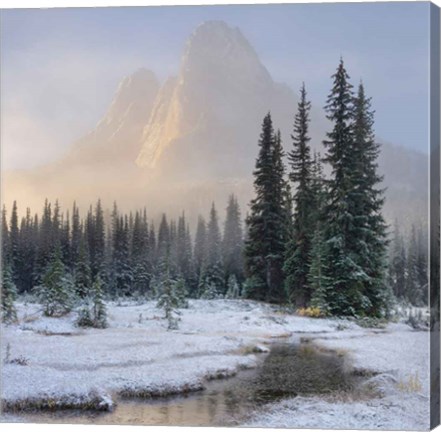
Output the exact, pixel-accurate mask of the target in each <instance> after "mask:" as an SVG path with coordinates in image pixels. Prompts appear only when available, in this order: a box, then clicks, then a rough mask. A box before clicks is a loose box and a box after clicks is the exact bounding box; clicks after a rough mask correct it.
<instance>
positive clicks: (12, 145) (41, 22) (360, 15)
mask: <svg viewBox="0 0 441 432" xmlns="http://www.w3.org/2000/svg"><path fill="white" fill-rule="evenodd" d="M428 18H429V3H352V4H297V5H295V4H291V5H289V4H285V5H274V4H272V5H252V6H185V7H182V6H181V7H141V8H140V7H136V8H135V7H133V8H125V7H121V8H93V9H92V8H83V9H73V8H70V9H40V10H39V9H27V10H8V11H2V15H1V44H2V46H1V48H2V50H1V67H2V70H1V72H2V82H1V84H2V89H1V90H2V92H1V98H2V99H1V103H2V105H1V107H2V111H1V121H2V146H3V167H4V168H6V169H10V168H27V167H31V166H36V165H40V164H44V163H45V162H47V161H50V160H54V159H57V158H59V157H60V156H61V155H62V154H63V152H65V151H66V149H67V148H68V146H69V145H70V144H71V143H72V142H73V141H74V140H75V139H77V138H80V137H81V136H82V135H84V134H85V133H86V132H87V131H88V130H90V129H91V128H93V126H94V125H95V124H96V123H97V122H98V121H99V119H100V118H101V117H102V115H103V114H104V113H105V111H106V109H107V107H108V105H109V103H110V101H111V99H112V97H113V94H114V92H115V90H116V87H117V85H118V83H119V81H120V80H121V79H122V77H123V76H125V75H128V74H130V73H132V72H134V71H135V70H136V69H137V68H139V67H147V68H149V69H151V70H153V71H154V72H155V73H156V74H157V75H158V77H159V78H160V79H161V80H164V79H165V78H166V77H168V76H169V75H172V74H175V73H176V72H177V69H178V66H179V60H180V55H181V53H182V49H183V46H184V42H185V40H186V38H187V37H188V35H189V34H190V33H191V32H192V31H193V29H194V28H195V27H196V26H197V25H198V24H200V23H201V22H203V21H206V20H212V19H217V20H219V19H220V20H224V21H225V22H226V23H227V24H229V25H232V26H237V27H239V28H240V29H241V31H242V32H243V34H244V35H245V37H246V38H247V39H248V40H249V41H250V42H251V44H252V45H253V46H254V48H255V49H256V51H257V53H258V54H259V56H260V59H261V61H262V62H263V64H264V65H265V66H266V67H267V68H268V70H269V71H270V73H271V75H272V76H273V78H274V79H275V80H276V81H280V82H285V83H287V84H288V85H289V86H291V87H292V88H293V90H295V91H297V90H298V88H299V86H300V84H301V82H302V81H305V82H306V84H307V87H308V90H309V95H310V97H311V99H312V102H313V104H314V105H317V106H319V107H321V106H323V105H324V103H325V100H326V96H327V94H328V92H329V89H330V85H331V80H330V75H331V74H332V73H333V72H334V70H335V67H336V65H337V63H338V60H339V58H340V56H341V55H342V56H343V57H344V59H345V63H346V66H347V68H348V71H349V73H350V75H351V78H352V81H353V83H354V84H357V83H358V81H359V80H360V78H363V82H364V83H365V86H366V89H367V92H368V93H369V95H370V96H372V97H373V104H374V107H375V109H376V132H377V135H378V136H379V137H381V138H382V139H384V140H386V141H389V142H392V143H396V144H400V145H403V146H406V147H408V148H412V149H415V150H419V151H422V152H426V151H427V140H428V130H427V124H428V120H427V118H428V71H429V64H428V61H429V57H428V48H429V46H428V42H429V39H428ZM294 110H295V107H293V111H294Z"/></svg>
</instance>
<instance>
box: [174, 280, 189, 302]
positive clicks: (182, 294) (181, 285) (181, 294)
mask: <svg viewBox="0 0 441 432" xmlns="http://www.w3.org/2000/svg"><path fill="white" fill-rule="evenodd" d="M174 290H175V294H176V297H177V299H178V307H180V308H188V299H187V297H188V292H187V288H186V286H185V279H184V278H182V277H180V278H178V279H177V280H176V282H175V283H174Z"/></svg>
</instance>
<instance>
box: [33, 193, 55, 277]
mask: <svg viewBox="0 0 441 432" xmlns="http://www.w3.org/2000/svg"><path fill="white" fill-rule="evenodd" d="M56 246H57V245H56V244H54V243H53V235H52V209H51V204H50V203H49V202H48V200H47V199H46V200H45V203H44V208H43V214H42V216H41V222H40V226H39V229H38V249H37V256H36V263H35V269H34V272H35V275H34V280H35V281H37V282H39V281H40V279H41V277H42V275H43V273H44V272H45V269H46V266H47V265H48V263H49V261H50V260H51V258H52V255H53V252H54V250H55V248H56Z"/></svg>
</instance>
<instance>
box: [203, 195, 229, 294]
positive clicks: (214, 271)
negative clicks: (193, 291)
mask: <svg viewBox="0 0 441 432" xmlns="http://www.w3.org/2000/svg"><path fill="white" fill-rule="evenodd" d="M222 269H223V265H222V250H221V233H220V229H219V219H218V216H217V211H216V208H215V206H214V203H213V204H212V206H211V210H210V220H209V221H208V227H207V267H206V269H205V274H206V278H207V282H208V283H209V284H211V285H213V286H214V289H215V290H216V291H217V292H218V293H219V294H220V295H222V294H223V293H224V288H225V281H224V277H223V270H222Z"/></svg>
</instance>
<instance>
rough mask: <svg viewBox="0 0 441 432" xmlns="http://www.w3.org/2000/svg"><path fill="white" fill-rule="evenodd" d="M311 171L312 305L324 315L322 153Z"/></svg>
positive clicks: (318, 154) (325, 197)
mask: <svg viewBox="0 0 441 432" xmlns="http://www.w3.org/2000/svg"><path fill="white" fill-rule="evenodd" d="M311 173H312V175H311V191H312V198H313V201H312V213H311V215H310V218H311V224H312V226H313V227H314V235H313V237H312V239H311V251H310V260H311V263H310V267H309V273H308V281H309V284H310V288H311V306H313V307H317V308H319V309H320V311H321V312H322V313H323V314H324V315H327V314H328V313H329V308H328V304H327V288H328V280H327V278H326V271H327V263H326V260H327V249H326V242H325V239H324V228H325V225H326V214H325V213H324V209H325V208H326V202H327V194H326V183H325V179H324V176H323V170H322V163H321V156H320V153H315V154H314V159H313V163H312V170H311Z"/></svg>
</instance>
